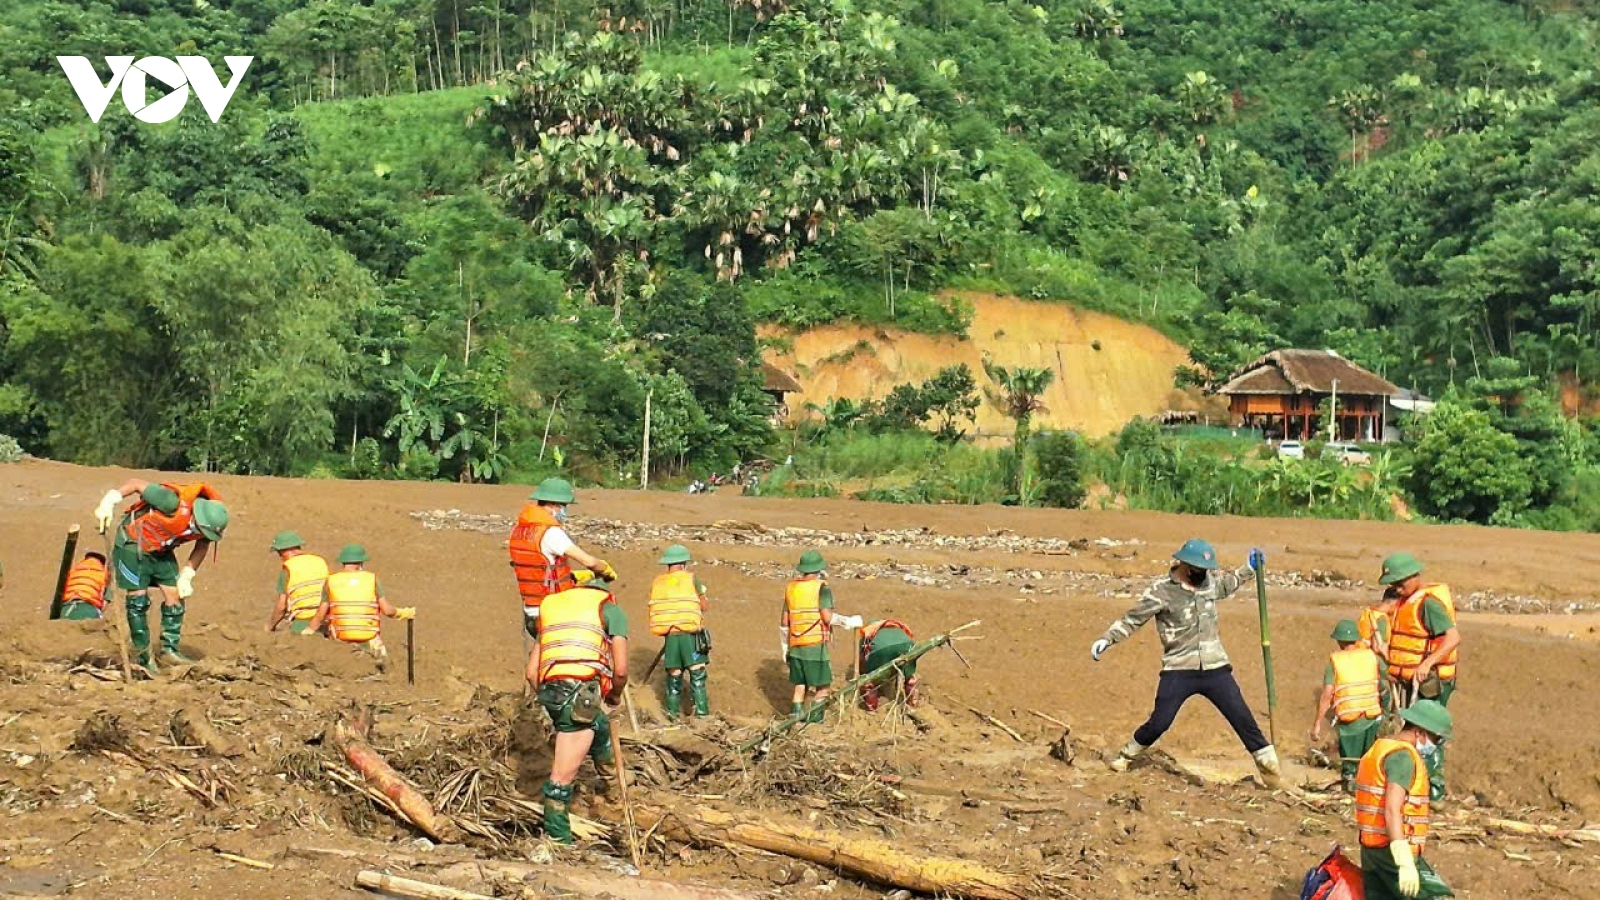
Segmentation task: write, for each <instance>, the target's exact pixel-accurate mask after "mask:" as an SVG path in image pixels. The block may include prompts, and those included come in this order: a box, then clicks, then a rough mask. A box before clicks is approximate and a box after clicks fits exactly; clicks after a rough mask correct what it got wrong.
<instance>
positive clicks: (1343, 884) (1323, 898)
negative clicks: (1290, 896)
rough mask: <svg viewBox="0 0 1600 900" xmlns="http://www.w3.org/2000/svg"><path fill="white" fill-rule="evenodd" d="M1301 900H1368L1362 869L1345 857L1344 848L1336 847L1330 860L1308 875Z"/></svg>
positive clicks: (1326, 860)
mask: <svg viewBox="0 0 1600 900" xmlns="http://www.w3.org/2000/svg"><path fill="white" fill-rule="evenodd" d="M1300 900H1366V893H1365V892H1364V891H1363V890H1362V889H1361V867H1360V866H1358V865H1356V864H1355V863H1353V862H1351V861H1350V859H1349V858H1348V857H1346V856H1345V855H1344V848H1342V847H1340V846H1338V845H1337V844H1336V845H1334V848H1333V852H1332V853H1329V854H1328V858H1327V859H1325V860H1323V861H1322V863H1321V864H1320V865H1318V866H1317V867H1316V868H1314V869H1312V870H1311V871H1309V872H1307V873H1306V880H1305V882H1304V883H1303V884H1301V886H1300Z"/></svg>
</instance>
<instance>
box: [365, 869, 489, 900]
mask: <svg viewBox="0 0 1600 900" xmlns="http://www.w3.org/2000/svg"><path fill="white" fill-rule="evenodd" d="M356 887H364V888H366V889H367V890H369V891H377V892H378V893H380V894H393V895H395V896H397V897H417V898H421V900H494V898H493V897H490V896H488V895H487V894H474V893H471V892H470V891H458V890H456V889H455V888H448V887H445V886H444V885H439V884H429V883H428V882H426V881H417V880H415V879H411V878H401V877H400V876H398V875H385V874H384V873H382V872H374V871H372V870H371V869H363V870H362V871H360V872H357V873H356Z"/></svg>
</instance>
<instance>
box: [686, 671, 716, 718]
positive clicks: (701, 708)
mask: <svg viewBox="0 0 1600 900" xmlns="http://www.w3.org/2000/svg"><path fill="white" fill-rule="evenodd" d="M709 680H710V678H709V676H708V675H707V673H706V670H705V669H690V670H689V696H690V697H692V698H694V714H695V715H697V716H701V717H705V716H709V715H711V695H710V693H708V692H707V690H706V684H707V682H708V681H709Z"/></svg>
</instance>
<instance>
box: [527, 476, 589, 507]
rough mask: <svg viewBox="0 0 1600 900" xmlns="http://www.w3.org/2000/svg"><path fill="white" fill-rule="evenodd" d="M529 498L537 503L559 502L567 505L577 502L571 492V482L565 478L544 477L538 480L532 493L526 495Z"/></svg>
mask: <svg viewBox="0 0 1600 900" xmlns="http://www.w3.org/2000/svg"><path fill="white" fill-rule="evenodd" d="M528 499H529V500H534V501H537V502H539V503H560V504H563V505H569V504H573V503H577V502H578V498H577V497H575V496H573V494H572V482H570V481H568V480H566V479H565V478H546V479H545V480H543V481H541V482H539V486H538V487H537V488H534V490H533V493H532V494H529V495H528Z"/></svg>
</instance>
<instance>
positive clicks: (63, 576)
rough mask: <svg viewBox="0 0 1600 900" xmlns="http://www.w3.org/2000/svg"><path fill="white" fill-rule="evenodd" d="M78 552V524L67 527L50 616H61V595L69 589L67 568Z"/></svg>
mask: <svg viewBox="0 0 1600 900" xmlns="http://www.w3.org/2000/svg"><path fill="white" fill-rule="evenodd" d="M77 552H78V526H76V525H73V526H72V527H71V528H68V529H67V542H66V543H65V544H63V545H62V547H61V571H60V572H58V573H56V592H55V593H54V594H53V595H51V597H50V618H51V619H59V618H61V595H62V594H63V593H64V592H65V591H66V590H67V570H68V569H70V568H72V557H73V556H75V555H76V554H77Z"/></svg>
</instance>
